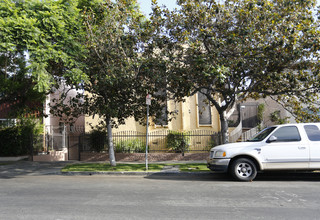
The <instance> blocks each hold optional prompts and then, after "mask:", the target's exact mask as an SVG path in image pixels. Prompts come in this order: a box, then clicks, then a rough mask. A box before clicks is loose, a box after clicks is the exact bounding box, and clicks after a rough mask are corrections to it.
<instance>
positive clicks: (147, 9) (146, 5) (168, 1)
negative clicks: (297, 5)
mask: <svg viewBox="0 0 320 220" xmlns="http://www.w3.org/2000/svg"><path fill="white" fill-rule="evenodd" d="M319 1H320V0H319ZM138 2H139V4H140V7H141V11H142V12H143V13H144V14H145V15H146V16H148V15H149V14H150V13H151V0H138ZM158 5H160V6H162V5H165V6H166V7H167V8H168V9H170V10H172V9H174V8H176V7H177V5H176V1H175V0H158Z"/></svg>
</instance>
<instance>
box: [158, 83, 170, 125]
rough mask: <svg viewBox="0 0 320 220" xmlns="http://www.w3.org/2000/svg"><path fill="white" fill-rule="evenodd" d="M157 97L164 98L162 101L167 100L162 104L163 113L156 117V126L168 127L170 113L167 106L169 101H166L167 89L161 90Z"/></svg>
mask: <svg viewBox="0 0 320 220" xmlns="http://www.w3.org/2000/svg"><path fill="white" fill-rule="evenodd" d="M155 96H158V97H162V98H161V99H162V100H165V101H163V102H161V103H160V105H161V113H160V114H158V115H156V119H155V124H156V125H160V126H167V125H168V113H167V112H168V106H167V101H166V97H167V91H166V90H165V89H164V90H160V91H158V92H157V93H156V94H155Z"/></svg>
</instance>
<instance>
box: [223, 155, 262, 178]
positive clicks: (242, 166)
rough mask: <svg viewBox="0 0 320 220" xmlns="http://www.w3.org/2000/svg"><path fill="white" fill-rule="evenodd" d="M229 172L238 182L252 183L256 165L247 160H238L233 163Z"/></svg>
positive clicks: (255, 173) (255, 174)
mask: <svg viewBox="0 0 320 220" xmlns="http://www.w3.org/2000/svg"><path fill="white" fill-rule="evenodd" d="M229 172H230V174H231V175H232V177H233V178H234V179H236V180H238V181H252V180H253V179H254V178H255V177H256V176H257V168H256V165H255V164H254V162H253V161H252V160H250V159H248V158H238V159H236V160H235V161H233V162H232V163H231V166H230V170H229Z"/></svg>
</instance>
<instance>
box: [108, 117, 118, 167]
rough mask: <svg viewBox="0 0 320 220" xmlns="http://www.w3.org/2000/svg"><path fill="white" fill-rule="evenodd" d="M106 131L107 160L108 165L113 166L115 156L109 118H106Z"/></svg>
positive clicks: (114, 164)
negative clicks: (108, 161)
mask: <svg viewBox="0 0 320 220" xmlns="http://www.w3.org/2000/svg"><path fill="white" fill-rule="evenodd" d="M106 123H107V132H108V145H109V160H110V165H111V166H112V167H115V166H116V165H117V163H116V158H115V156H114V146H113V138H112V127H111V119H110V118H107V120H106Z"/></svg>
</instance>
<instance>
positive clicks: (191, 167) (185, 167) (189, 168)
mask: <svg viewBox="0 0 320 220" xmlns="http://www.w3.org/2000/svg"><path fill="white" fill-rule="evenodd" d="M179 168H180V171H181V172H210V170H209V168H208V167H207V164H203V163H190V164H189V163H186V164H179Z"/></svg>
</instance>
